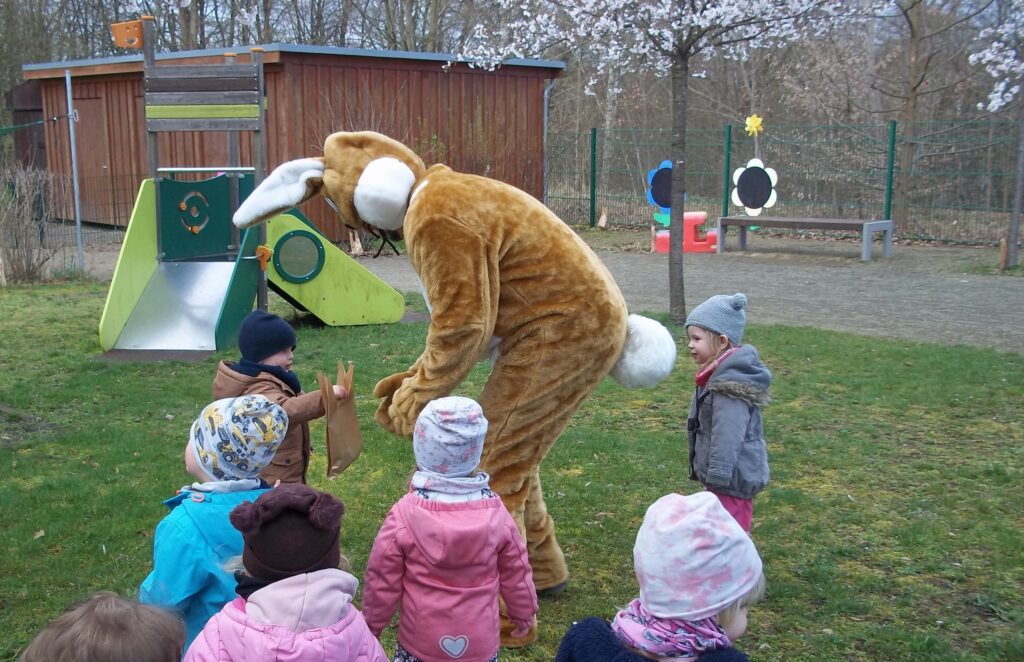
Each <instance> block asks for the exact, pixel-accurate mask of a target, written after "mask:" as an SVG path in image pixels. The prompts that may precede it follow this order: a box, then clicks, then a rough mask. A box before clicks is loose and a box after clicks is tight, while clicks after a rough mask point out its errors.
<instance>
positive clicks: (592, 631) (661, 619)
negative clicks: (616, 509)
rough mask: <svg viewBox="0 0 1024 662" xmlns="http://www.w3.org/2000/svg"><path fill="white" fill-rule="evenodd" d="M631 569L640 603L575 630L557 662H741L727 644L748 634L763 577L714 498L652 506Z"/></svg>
mask: <svg viewBox="0 0 1024 662" xmlns="http://www.w3.org/2000/svg"><path fill="white" fill-rule="evenodd" d="M633 563H634V567H635V570H636V578H637V582H639V584H640V597H638V598H636V599H634V600H633V601H632V602H630V603H629V604H628V605H627V606H626V608H625V609H622V610H620V611H619V612H618V613H617V614H616V615H615V618H614V619H613V620H612V623H611V626H610V627H609V624H608V623H607V622H605V621H604V620H603V619H600V618H594V617H591V618H587V619H584V620H582V621H579V622H577V623H574V624H573V626H572V628H570V629H569V631H568V632H567V633H566V634H565V637H564V638H563V639H562V643H561V645H560V646H559V648H558V654H557V656H556V657H555V661H556V662H590V661H592V660H604V661H606V662H645V661H646V660H652V659H653V660H673V661H678V660H700V661H701V662H743V661H745V660H747V656H746V655H744V654H743V653H740V652H739V651H737V650H736V649H735V648H734V647H733V641H735V640H736V639H737V638H738V637H740V636H741V635H742V634H743V633H744V632H745V631H746V629H747V607H749V606H750V605H751V604H753V603H754V602H756V601H757V600H759V599H760V598H761V596H762V595H763V594H764V572H763V569H762V565H761V557H760V556H758V554H757V549H756V548H755V547H754V543H753V542H752V541H751V540H750V536H748V535H747V534H746V532H744V531H743V529H742V528H741V527H740V525H739V524H738V523H737V522H736V520H735V519H734V518H733V517H732V515H730V514H729V512H728V511H726V509H725V508H724V507H723V506H722V504H721V503H720V502H719V500H718V498H717V497H716V496H715V495H714V494H712V493H711V492H699V493H697V494H691V495H690V496H682V495H680V494H668V495H666V496H663V497H661V498H660V499H658V500H657V501H655V502H654V504H652V505H651V507H650V508H648V509H647V514H646V515H645V516H644V522H643V524H642V525H641V526H640V531H639V533H637V536H636V544H635V545H634V547H633Z"/></svg>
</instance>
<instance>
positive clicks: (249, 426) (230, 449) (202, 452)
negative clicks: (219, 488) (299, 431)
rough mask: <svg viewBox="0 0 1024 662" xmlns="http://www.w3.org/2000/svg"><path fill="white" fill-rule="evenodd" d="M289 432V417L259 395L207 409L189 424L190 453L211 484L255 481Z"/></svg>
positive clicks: (210, 405)
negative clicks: (191, 452) (216, 482)
mask: <svg viewBox="0 0 1024 662" xmlns="http://www.w3.org/2000/svg"><path fill="white" fill-rule="evenodd" d="M287 432H288V414H286V413H285V411H284V409H282V408H281V406H280V405H278V404H276V403H273V402H271V401H270V400H268V399H266V398H265V397H263V396H262V395H243V396H241V397H238V398H224V399H223V400H217V401H215V402H211V403H210V404H208V405H206V407H205V408H204V409H203V411H202V413H201V414H199V418H197V419H196V420H195V422H194V423H193V424H192V431H191V434H190V439H191V446H192V451H193V452H194V453H195V456H196V460H198V462H199V466H201V467H202V468H203V471H205V472H206V473H207V474H209V475H210V476H211V477H212V478H213V479H214V480H243V479H246V478H255V477H256V476H258V475H259V473H260V472H261V471H263V470H264V469H265V468H267V466H268V465H269V464H270V461H271V460H273V459H274V453H276V452H277V447H278V446H280V445H281V442H282V441H284V436H285V433H287Z"/></svg>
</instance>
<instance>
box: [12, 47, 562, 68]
mask: <svg viewBox="0 0 1024 662" xmlns="http://www.w3.org/2000/svg"><path fill="white" fill-rule="evenodd" d="M250 48H262V49H263V50H264V52H267V53H271V52H279V53H302V54H305V55H338V56H348V57H373V58H388V59H394V60H421V61H428V62H465V63H470V62H471V60H468V59H466V58H462V57H459V56H457V55H452V54H446V53H419V52H415V51H384V50H374V49H368V48H340V47H337V46H305V45H302V44H266V45H263V46H236V47H233V48H207V49H203V50H192V51H175V52H171V53H157V54H155V56H154V57H155V58H156V59H157V60H177V59H182V58H190V57H200V56H210V55H224V54H225V53H238V54H241V53H244V52H246V51H247V50H248V49H250ZM141 61H142V54H141V53H139V54H137V55H134V54H133V55H115V56H111V57H98V58H88V59H83V60H64V61H56V62H40V63H32V64H23V65H21V69H22V71H40V70H44V69H57V68H67V69H70V68H74V67H92V66H96V65H104V64H118V63H123V62H141ZM502 66H505V67H532V68H539V69H561V70H564V69H565V63H564V62H561V61H559V60H530V59H512V60H506V61H505V62H503V63H502Z"/></svg>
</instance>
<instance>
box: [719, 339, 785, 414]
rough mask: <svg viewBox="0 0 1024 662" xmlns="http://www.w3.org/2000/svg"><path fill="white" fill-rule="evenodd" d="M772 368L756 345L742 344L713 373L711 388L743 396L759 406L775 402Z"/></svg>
mask: <svg viewBox="0 0 1024 662" xmlns="http://www.w3.org/2000/svg"><path fill="white" fill-rule="evenodd" d="M771 384H772V372H771V370H769V369H768V368H767V367H765V365H764V364H763V363H761V357H759V356H758V354H757V348H755V347H754V346H753V345H740V347H739V349H737V350H736V351H735V352H733V353H732V354H730V355H729V356H728V357H726V359H725V360H724V361H722V363H721V365H719V366H718V368H716V369H715V372H714V373H712V375H711V379H709V380H708V383H707V387H706V388H707V390H708V391H710V392H712V393H722V394H724V395H728V396H730V397H733V398H736V399H738V400H743V401H744V402H747V403H749V404H751V405H753V406H755V407H763V406H764V405H766V404H768V403H769V402H771V395H770V394H769V392H768V389H769V387H771Z"/></svg>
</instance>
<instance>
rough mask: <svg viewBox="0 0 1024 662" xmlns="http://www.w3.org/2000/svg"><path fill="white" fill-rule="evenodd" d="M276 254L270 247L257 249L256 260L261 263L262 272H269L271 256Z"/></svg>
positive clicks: (258, 247)
mask: <svg viewBox="0 0 1024 662" xmlns="http://www.w3.org/2000/svg"><path fill="white" fill-rule="evenodd" d="M273 254H274V252H273V251H271V250H270V247H269V246H257V247H256V259H257V260H259V261H260V271H266V270H267V262H270V256H271V255H273Z"/></svg>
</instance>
